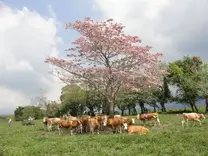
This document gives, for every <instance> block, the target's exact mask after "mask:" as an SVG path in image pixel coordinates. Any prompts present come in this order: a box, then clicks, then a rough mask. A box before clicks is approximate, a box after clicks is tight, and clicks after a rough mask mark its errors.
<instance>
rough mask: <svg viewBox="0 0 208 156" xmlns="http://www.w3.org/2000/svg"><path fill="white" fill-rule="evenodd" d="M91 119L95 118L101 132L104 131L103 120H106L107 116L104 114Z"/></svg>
mask: <svg viewBox="0 0 208 156" xmlns="http://www.w3.org/2000/svg"><path fill="white" fill-rule="evenodd" d="M93 118H95V119H97V120H98V122H99V124H100V130H101V131H102V130H104V124H103V123H104V120H105V119H106V118H108V116H107V115H105V114H96V115H95V116H94V117H93Z"/></svg>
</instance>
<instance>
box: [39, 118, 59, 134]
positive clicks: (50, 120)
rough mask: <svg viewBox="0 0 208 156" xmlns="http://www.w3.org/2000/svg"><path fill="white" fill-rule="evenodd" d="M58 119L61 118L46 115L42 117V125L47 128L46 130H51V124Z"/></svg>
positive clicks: (55, 122)
mask: <svg viewBox="0 0 208 156" xmlns="http://www.w3.org/2000/svg"><path fill="white" fill-rule="evenodd" d="M59 121H61V118H48V117H44V118H43V125H44V129H45V128H47V129H48V131H52V126H53V125H57V126H58V123H59Z"/></svg>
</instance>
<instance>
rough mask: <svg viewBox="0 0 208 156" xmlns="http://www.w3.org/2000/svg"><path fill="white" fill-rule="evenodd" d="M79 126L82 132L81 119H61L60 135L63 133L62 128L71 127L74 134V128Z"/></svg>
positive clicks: (71, 132)
mask: <svg viewBox="0 0 208 156" xmlns="http://www.w3.org/2000/svg"><path fill="white" fill-rule="evenodd" d="M77 127H79V128H80V131H81V132H80V133H82V123H81V121H80V120H61V121H60V122H59V127H58V128H59V135H61V131H62V129H70V134H71V135H72V134H73V130H74V129H76V128H77Z"/></svg>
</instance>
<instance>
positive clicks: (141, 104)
mask: <svg viewBox="0 0 208 156" xmlns="http://www.w3.org/2000/svg"><path fill="white" fill-rule="evenodd" d="M139 106H140V108H141V113H144V103H143V102H139Z"/></svg>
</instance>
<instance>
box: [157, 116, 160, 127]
mask: <svg viewBox="0 0 208 156" xmlns="http://www.w3.org/2000/svg"><path fill="white" fill-rule="evenodd" d="M157 123H158V125H159V126H160V120H159V118H157Z"/></svg>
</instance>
